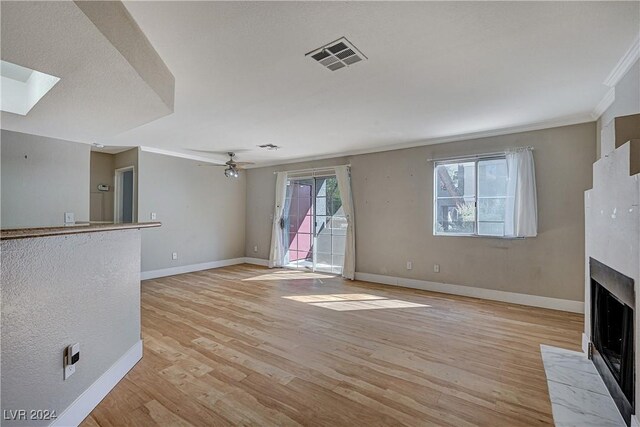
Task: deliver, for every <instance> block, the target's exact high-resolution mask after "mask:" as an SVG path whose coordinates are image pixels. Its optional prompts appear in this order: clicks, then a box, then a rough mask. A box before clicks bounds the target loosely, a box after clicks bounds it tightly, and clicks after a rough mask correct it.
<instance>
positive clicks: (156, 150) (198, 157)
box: [140, 146, 225, 165]
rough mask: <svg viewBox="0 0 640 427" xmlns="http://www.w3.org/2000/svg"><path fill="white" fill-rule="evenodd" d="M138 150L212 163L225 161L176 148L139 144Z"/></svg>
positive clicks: (222, 163) (220, 163) (217, 163)
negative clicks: (169, 148) (168, 148)
mask: <svg viewBox="0 0 640 427" xmlns="http://www.w3.org/2000/svg"><path fill="white" fill-rule="evenodd" d="M140 151H144V152H147V153H155V154H162V155H165V156H172V157H180V158H181V159H189V160H196V161H198V162H204V163H212V164H214V165H224V164H225V162H224V161H222V160H219V159H216V158H213V157H209V156H201V155H198V154H191V153H185V152H182V151H177V150H167V149H164V148H156V147H148V146H140Z"/></svg>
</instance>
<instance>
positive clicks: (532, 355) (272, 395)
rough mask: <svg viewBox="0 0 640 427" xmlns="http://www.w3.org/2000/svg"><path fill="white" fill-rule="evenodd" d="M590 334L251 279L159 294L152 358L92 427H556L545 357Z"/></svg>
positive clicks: (487, 306) (398, 295) (541, 313)
mask: <svg viewBox="0 0 640 427" xmlns="http://www.w3.org/2000/svg"><path fill="white" fill-rule="evenodd" d="M286 297H290V298H286ZM398 301H400V302H410V303H414V304H418V305H420V306H416V307H406V308H402V307H398V306H399V305H402V304H401V303H399V302H398ZM582 322H583V317H582V316H581V315H577V314H570V313H564V312H559V311H553V310H544V309H537V308H531V307H524V306H518V305H511V304H506V303H499V302H490V301H484V300H478V299H473V298H466V297H458V296H451V295H445V294H437V293H431V292H423V291H417V290H411V289H403V288H396V287H391V286H383V285H374V284H370V283H365V282H358V281H353V282H352V281H347V280H343V279H341V278H335V277H332V276H327V275H323V274H316V273H302V272H296V271H292V270H268V269H265V268H262V267H256V266H250V265H239V266H233V267H226V268H220V269H215V270H208V271H202V272H196V273H190V274H183V275H179V276H173V277H165V278H161V279H156V280H147V281H144V282H142V333H143V339H144V357H143V359H142V360H141V361H140V362H139V363H138V364H137V365H136V366H135V367H134V368H133V369H132V370H131V371H130V372H129V373H128V374H127V376H126V377H125V379H123V380H122V381H121V382H120V383H119V384H118V385H117V386H116V388H115V389H114V390H112V391H111V393H109V395H108V396H107V397H106V398H105V399H104V400H103V401H102V402H101V403H100V404H99V405H98V407H96V408H95V410H94V411H93V412H92V413H91V415H90V416H89V417H87V419H85V421H84V422H83V424H82V426H84V427H89V426H127V425H132V426H133V425H140V426H154V425H159V426H227V425H255V426H292V425H304V426H382V425H384V426H395V425H407V426H425V425H429V426H431V425H433V426H525V425H526V426H535V425H552V424H553V420H552V416H551V405H550V403H549V395H548V391H547V383H546V380H545V374H544V368H543V365H542V360H541V356H540V344H548V345H553V346H558V347H563V348H567V349H571V350H579V347H580V336H581V331H582Z"/></svg>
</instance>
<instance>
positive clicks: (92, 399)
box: [51, 340, 142, 427]
mask: <svg viewBox="0 0 640 427" xmlns="http://www.w3.org/2000/svg"><path fill="white" fill-rule="evenodd" d="M140 359H142V340H140V341H138V342H137V343H135V344H134V345H133V346H132V347H131V348H130V349H129V350H127V352H126V353H125V354H124V355H123V356H122V357H121V358H120V359H118V361H117V362H116V363H114V364H113V366H111V367H110V368H109V369H108V370H107V371H106V372H105V373H104V374H102V375H101V376H100V378H98V379H97V380H96V381H95V382H94V383H93V384H91V385H90V386H89V388H88V389H86V390H85V391H84V392H83V393H82V394H81V395H80V396H79V397H78V398H77V399H76V400H74V402H73V403H72V404H71V405H69V407H68V408H67V409H65V410H64V411H63V412H62V413H61V414H60V416H58V418H57V419H56V420H55V421H54V422H53V423H51V426H56V427H69V426H77V425H78V424H80V423H81V422H82V420H84V419H85V418H86V417H87V415H89V414H90V413H91V411H93V409H94V408H95V407H96V406H98V403H100V401H101V400H102V399H104V397H105V396H106V395H107V394H108V393H109V392H110V391H111V390H112V389H113V388H114V387H115V386H116V384H118V382H120V380H121V379H122V378H123V377H124V376H125V375H126V374H127V372H129V371H130V370H131V368H133V367H134V366H135V364H136V363H138V361H139V360H140Z"/></svg>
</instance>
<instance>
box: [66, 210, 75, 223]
mask: <svg viewBox="0 0 640 427" xmlns="http://www.w3.org/2000/svg"><path fill="white" fill-rule="evenodd" d="M75 222H76V215H75V214H74V213H73V212H65V213H64V223H65V224H75Z"/></svg>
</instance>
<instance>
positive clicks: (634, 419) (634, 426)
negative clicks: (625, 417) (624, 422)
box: [631, 415, 640, 427]
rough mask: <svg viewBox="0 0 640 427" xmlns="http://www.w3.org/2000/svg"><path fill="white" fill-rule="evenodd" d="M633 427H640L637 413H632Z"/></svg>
mask: <svg viewBox="0 0 640 427" xmlns="http://www.w3.org/2000/svg"><path fill="white" fill-rule="evenodd" d="M631 427H640V422H638V418H637V417H636V416H635V415H631Z"/></svg>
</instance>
